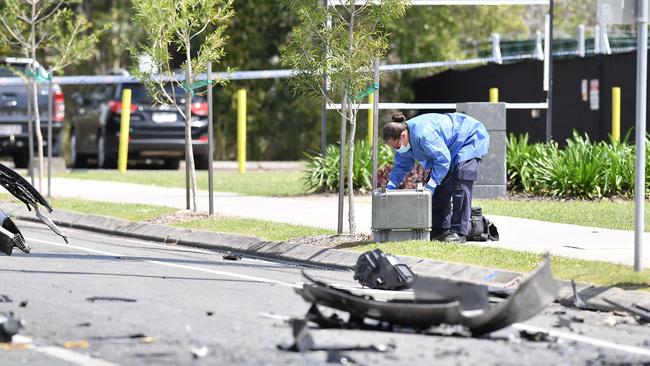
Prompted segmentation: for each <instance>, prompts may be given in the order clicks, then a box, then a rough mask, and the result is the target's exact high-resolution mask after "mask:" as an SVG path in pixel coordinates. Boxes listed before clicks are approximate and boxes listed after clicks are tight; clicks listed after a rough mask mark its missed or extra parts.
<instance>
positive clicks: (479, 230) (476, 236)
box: [465, 207, 499, 241]
mask: <svg viewBox="0 0 650 366" xmlns="http://www.w3.org/2000/svg"><path fill="white" fill-rule="evenodd" d="M469 221H470V222H469V230H468V233H467V237H466V238H465V239H466V240H467V241H488V240H491V241H498V240H499V231H498V230H497V227H496V226H494V224H493V223H492V222H491V221H490V220H488V219H486V218H485V216H483V210H482V209H481V208H480V207H472V213H471V215H470V220H469Z"/></svg>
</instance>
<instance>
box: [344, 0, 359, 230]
mask: <svg viewBox="0 0 650 366" xmlns="http://www.w3.org/2000/svg"><path fill="white" fill-rule="evenodd" d="M354 11H355V6H354V1H353V2H351V5H350V28H349V29H348V56H349V57H348V58H349V59H352V51H353V49H352V47H353V46H354V43H353V41H354ZM348 92H349V90H348ZM351 97H352V96H349V98H348V100H347V103H346V104H345V105H344V106H342V107H343V108H344V113H345V115H346V116H347V118H348V120H349V121H350V138H349V139H348V145H349V149H350V153H349V154H348V222H349V224H350V234H352V235H354V234H356V231H357V224H356V217H355V213H354V184H353V182H354V135H355V132H356V131H355V130H356V127H357V121H356V113H354V111H353V109H352V101H351Z"/></svg>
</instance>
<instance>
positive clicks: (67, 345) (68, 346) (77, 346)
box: [63, 341, 90, 349]
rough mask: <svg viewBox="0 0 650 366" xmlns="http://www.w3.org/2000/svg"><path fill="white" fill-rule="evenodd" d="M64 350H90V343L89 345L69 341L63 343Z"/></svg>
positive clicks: (86, 342) (85, 342)
mask: <svg viewBox="0 0 650 366" xmlns="http://www.w3.org/2000/svg"><path fill="white" fill-rule="evenodd" d="M63 348H66V349H88V348H90V343H88V341H67V342H63Z"/></svg>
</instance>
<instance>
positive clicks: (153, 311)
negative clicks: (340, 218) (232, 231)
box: [0, 222, 650, 365]
mask: <svg viewBox="0 0 650 366" xmlns="http://www.w3.org/2000/svg"><path fill="white" fill-rule="evenodd" d="M18 225H19V227H20V228H21V229H22V230H23V233H24V234H25V236H26V237H27V239H28V242H29V243H31V245H32V248H33V251H32V253H31V254H30V255H25V254H22V253H15V254H14V255H13V256H11V257H5V256H3V257H0V295H6V296H7V297H8V298H10V299H11V302H6V301H4V302H3V301H2V300H1V299H2V298H3V297H2V296H0V312H5V311H13V312H14V313H15V314H16V316H17V317H19V318H21V319H23V320H24V321H25V328H24V329H23V330H22V331H21V336H22V337H21V338H19V340H24V341H30V340H31V341H32V342H33V345H32V346H30V347H28V348H29V349H19V348H20V347H13V348H9V349H7V348H6V347H3V346H2V345H1V344H0V364H1V365H17V364H28V365H110V364H119V365H142V364H152V365H167V364H169V365H179V364H180V365H185V364H204V365H208V364H210V365H226V364H227V365H233V364H245V365H265V364H269V365H285V364H294V365H305V364H308V365H321V364H327V357H328V354H327V352H325V351H316V352H308V353H292V352H285V351H280V350H278V349H277V345H278V344H282V343H291V341H292V340H293V337H292V335H291V329H290V328H289V326H288V325H287V324H285V323H284V322H283V321H282V320H279V319H273V318H269V317H267V316H261V314H264V313H273V314H276V315H281V316H294V317H300V316H303V315H304V314H305V312H306V311H307V309H308V307H309V306H308V304H307V303H305V302H304V301H303V300H302V298H300V297H299V296H298V295H296V294H295V293H294V291H293V286H295V284H296V283H297V282H300V281H302V277H301V273H300V272H301V270H302V269H304V268H301V267H299V266H296V265H293V264H289V263H279V262H269V261H264V260H259V259H255V258H244V259H242V260H239V261H227V260H224V259H223V258H222V254H221V253H216V252H210V251H205V250H200V249H193V248H187V247H175V246H169V245H159V244H155V243H150V242H144V241H138V240H131V239H125V238H119V237H110V236H106V235H98V234H94V233H89V232H83V231H77V230H65V231H66V233H67V234H69V236H70V239H71V240H70V245H66V244H64V243H63V242H62V241H61V240H60V238H58V237H56V236H55V235H53V234H52V233H51V232H50V231H49V230H47V229H46V228H44V227H43V226H41V225H39V224H34V223H28V222H18ZM307 270H308V271H309V272H310V273H311V274H313V275H316V276H318V277H320V278H321V279H324V280H326V281H331V282H336V283H349V284H353V282H352V276H351V274H350V273H346V272H341V271H331V270H327V269H318V268H308V269H307ZM93 297H114V298H121V299H122V300H121V301H118V300H116V299H113V300H106V299H104V300H102V299H98V300H96V301H89V300H88V299H89V298H93ZM124 300H129V301H124ZM21 302H26V305H25V306H22V307H21ZM559 317H563V318H566V319H569V318H572V321H571V323H570V324H564V326H561V327H557V326H556V325H558V323H559V321H558V319H559ZM522 327H541V328H544V329H550V330H552V331H553V332H555V334H554V335H555V336H558V337H559V338H557V339H553V340H551V341H541V342H539V341H538V342H535V341H528V340H523V339H521V338H520V337H519V336H518V335H519V330H520V328H522ZM312 334H313V336H314V339H315V343H316V345H317V346H318V347H322V348H327V347H332V346H337V347H352V346H358V345H361V346H366V345H387V346H389V347H388V348H389V351H388V352H384V353H381V352H370V351H346V352H344V354H345V355H347V357H348V360H349V361H350V362H352V361H356V362H357V363H360V364H366V365H368V364H377V365H383V364H399V365H419V364H422V365H425V364H426V365H431V364H436V365H440V364H442V365H445V364H451V365H455V364H460V365H471V364H476V365H491V364H495V365H496V364H498V365H522V364H526V365H538V364H539V365H546V364H557V365H562V364H566V365H582V364H584V365H601V364H602V365H612V364H643V363H646V364H650V326H647V325H645V326H643V325H638V324H637V323H636V321H635V320H634V319H632V318H630V317H628V316H625V315H624V314H621V315H616V314H610V313H595V312H585V311H577V310H571V309H566V308H563V307H560V306H559V305H552V306H550V307H549V308H547V309H546V310H545V311H544V313H543V314H541V315H539V316H537V317H535V318H533V319H531V320H530V321H528V322H526V323H525V324H523V325H517V326H516V327H510V328H508V329H504V330H501V331H499V332H496V333H493V334H492V335H491V336H490V337H487V338H480V339H476V338H462V337H445V336H427V335H419V334H408V333H392V332H367V331H349V330H347V331H346V330H312ZM553 338H555V337H553ZM65 342H75V343H65ZM66 346H67V347H66ZM84 346H88V348H84ZM203 347H205V348H203ZM192 348H194V349H198V350H203V351H206V350H207V354H206V355H205V356H204V357H200V358H195V357H194V356H193V353H192V351H191V350H192ZM330 356H332V355H331V354H330ZM339 356H340V355H339ZM333 358H334V357H333ZM335 358H336V360H340V357H338V356H337V357H335ZM337 362H339V361H337ZM339 363H340V362H339ZM330 364H331V363H330Z"/></svg>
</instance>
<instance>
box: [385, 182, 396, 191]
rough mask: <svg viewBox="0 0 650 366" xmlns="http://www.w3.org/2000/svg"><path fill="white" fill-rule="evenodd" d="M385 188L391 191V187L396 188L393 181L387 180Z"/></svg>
mask: <svg viewBox="0 0 650 366" xmlns="http://www.w3.org/2000/svg"><path fill="white" fill-rule="evenodd" d="M386 189H388V190H389V191H392V190H393V189H397V187H396V186H395V183H393V182H391V181H388V184H387V185H386Z"/></svg>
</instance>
